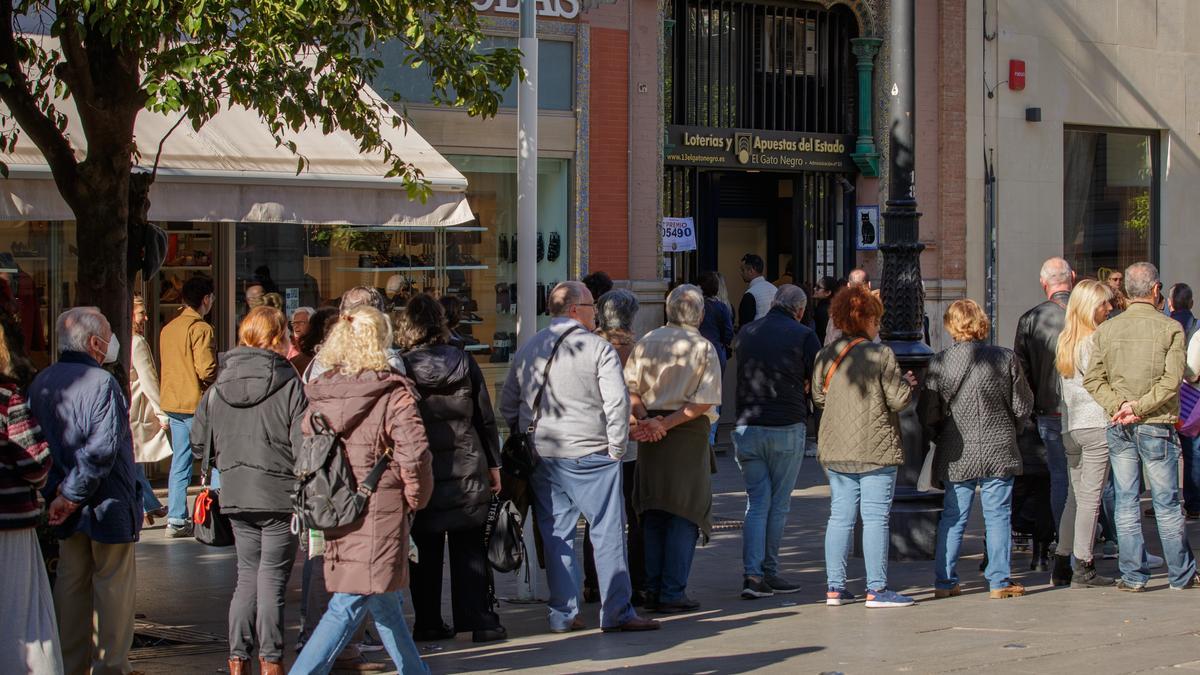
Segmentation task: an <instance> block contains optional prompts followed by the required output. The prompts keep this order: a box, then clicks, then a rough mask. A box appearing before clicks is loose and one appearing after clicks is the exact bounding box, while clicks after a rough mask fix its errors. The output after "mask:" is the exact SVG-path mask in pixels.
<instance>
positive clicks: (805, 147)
mask: <svg viewBox="0 0 1200 675" xmlns="http://www.w3.org/2000/svg"><path fill="white" fill-rule="evenodd" d="M853 148H854V137H853V136H851V135H838V134H814V133H804V132H798V131H794V132H793V131H755V130H743V129H716V128H708V127H687V126H678V125H672V126H668V127H667V145H666V156H665V157H664V160H663V161H664V163H665V164H668V165H677V166H678V165H683V166H701V167H705V166H707V167H713V168H724V169H758V170H767V171H836V172H839V173H849V172H852V171H855V165H854V160H853V159H851V157H850V152H851V150H852V149H853Z"/></svg>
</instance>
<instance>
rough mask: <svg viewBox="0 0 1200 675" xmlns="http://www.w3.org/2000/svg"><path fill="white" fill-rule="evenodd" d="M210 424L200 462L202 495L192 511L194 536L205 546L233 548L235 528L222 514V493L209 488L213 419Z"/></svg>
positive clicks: (197, 497) (209, 421) (197, 499)
mask: <svg viewBox="0 0 1200 675" xmlns="http://www.w3.org/2000/svg"><path fill="white" fill-rule="evenodd" d="M206 421H207V422H208V445H206V446H204V458H203V459H202V460H200V494H199V495H197V496H196V505H195V506H194V507H193V511H192V535H193V536H195V537H196V541H198V542H200V543H201V544H204V545H205V546H233V526H232V525H231V524H230V523H229V516H226V515H223V514H222V513H221V491H220V490H219V489H214V488H211V487H209V486H208V473H209V471H210V470H211V468H212V466H211V464H210V462H211V461H212V449H213V432H212V419H211V418H210V419H208V420H206Z"/></svg>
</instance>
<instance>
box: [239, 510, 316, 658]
mask: <svg viewBox="0 0 1200 675" xmlns="http://www.w3.org/2000/svg"><path fill="white" fill-rule="evenodd" d="M229 522H230V524H231V525H232V526H233V536H234V546H235V547H236V549H237V561H238V579H237V588H236V589H235V590H234V592H233V599H232V600H231V602H230V603H229V655H230V656H232V657H236V658H240V659H249V658H252V657H253V656H254V655H255V652H256V651H257V653H258V655H259V656H261V657H262V658H264V659H266V660H268V661H273V662H276V663H282V662H283V647H284V644H283V596H284V594H285V593H286V592H287V583H288V577H289V576H291V574H292V564H293V563H294V562H295V560H296V548H297V546H298V545H299V543H298V541H297V539H296V535H294V534H292V530H291V515H290V514H287V513H275V514H254V515H251V514H246V515H241V514H239V515H231V516H230V517H229Z"/></svg>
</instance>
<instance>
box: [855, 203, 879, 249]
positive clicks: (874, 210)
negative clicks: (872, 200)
mask: <svg viewBox="0 0 1200 675" xmlns="http://www.w3.org/2000/svg"><path fill="white" fill-rule="evenodd" d="M855 214H856V216H857V217H856V218H855V219H854V248H855V249H857V250H859V251H878V250H879V239H880V236H879V235H880V232H879V207H878V206H859V207H858V208H857V209H856V211H855Z"/></svg>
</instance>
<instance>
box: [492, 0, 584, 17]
mask: <svg viewBox="0 0 1200 675" xmlns="http://www.w3.org/2000/svg"><path fill="white" fill-rule="evenodd" d="M534 4H535V5H536V6H537V15H538V16H539V17H546V18H550V19H574V18H575V17H577V16H579V10H580V0H537V2H535V3H534ZM471 6H472V7H474V8H475V11H477V12H498V13H500V14H520V13H521V0H471Z"/></svg>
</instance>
